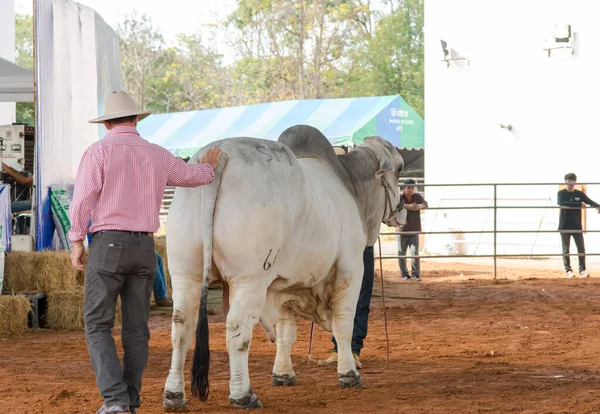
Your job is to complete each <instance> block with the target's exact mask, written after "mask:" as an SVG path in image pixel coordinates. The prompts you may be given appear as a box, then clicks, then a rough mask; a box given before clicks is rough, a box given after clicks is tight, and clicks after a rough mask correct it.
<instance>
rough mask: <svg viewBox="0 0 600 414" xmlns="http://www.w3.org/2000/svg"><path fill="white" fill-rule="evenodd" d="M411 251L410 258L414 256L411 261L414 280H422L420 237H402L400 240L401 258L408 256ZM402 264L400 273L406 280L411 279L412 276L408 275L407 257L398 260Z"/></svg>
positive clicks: (399, 250) (413, 235) (416, 235)
mask: <svg viewBox="0 0 600 414" xmlns="http://www.w3.org/2000/svg"><path fill="white" fill-rule="evenodd" d="M407 251H409V256H412V257H411V259H410V261H411V268H412V269H411V270H412V277H413V279H417V280H418V279H420V278H421V259H419V235H418V234H412V235H410V236H402V235H401V236H400V240H399V242H398V252H399V253H400V256H406V252H407ZM398 261H399V264H400V273H402V277H403V278H404V279H409V278H410V275H409V273H408V269H407V267H406V257H401V258H400V259H398Z"/></svg>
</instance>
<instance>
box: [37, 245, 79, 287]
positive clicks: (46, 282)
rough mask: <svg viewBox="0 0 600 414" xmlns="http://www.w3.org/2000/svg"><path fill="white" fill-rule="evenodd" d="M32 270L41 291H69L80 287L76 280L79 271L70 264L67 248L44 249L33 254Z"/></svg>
mask: <svg viewBox="0 0 600 414" xmlns="http://www.w3.org/2000/svg"><path fill="white" fill-rule="evenodd" d="M33 270H34V272H35V277H36V279H37V280H39V281H40V285H41V288H42V291H43V292H46V294H48V293H54V292H64V291H67V292H70V291H76V290H79V289H80V288H81V285H80V284H79V282H78V276H77V274H78V273H79V272H78V270H77V269H75V268H74V267H73V265H72V264H71V254H70V252H69V251H68V250H63V251H52V250H44V251H41V252H38V253H37V255H36V256H35V260H34V266H33Z"/></svg>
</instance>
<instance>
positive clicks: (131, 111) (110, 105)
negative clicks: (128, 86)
mask: <svg viewBox="0 0 600 414" xmlns="http://www.w3.org/2000/svg"><path fill="white" fill-rule="evenodd" d="M151 113H152V112H146V111H138V109H137V107H136V106H135V101H134V100H133V98H132V97H131V96H129V95H128V94H127V93H126V92H124V91H118V92H113V93H111V94H109V95H108V96H107V97H106V101H105V104H104V115H102V116H101V117H99V118H96V119H92V120H91V121H88V122H90V123H92V124H99V123H102V122H104V121H109V120H111V119H116V118H123V117H126V116H134V115H137V117H138V121H141V120H142V119H144V118H146V117H147V116H148V115H150V114H151Z"/></svg>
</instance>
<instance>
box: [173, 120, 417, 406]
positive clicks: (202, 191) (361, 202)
mask: <svg viewBox="0 0 600 414" xmlns="http://www.w3.org/2000/svg"><path fill="white" fill-rule="evenodd" d="M212 146H218V147H219V148H221V149H222V150H223V152H224V153H225V154H226V155H227V157H226V158H225V157H223V158H222V160H221V163H220V164H219V166H218V167H217V171H216V176H215V180H214V181H213V182H212V183H211V184H209V185H207V186H204V187H200V188H193V189H187V188H178V189H177V190H176V193H175V197H174V199H173V203H172V205H171V208H170V211H169V216H168V222H167V228H168V233H167V254H168V259H169V260H168V263H169V271H170V273H171V281H172V286H173V300H174V311H173V324H172V345H173V354H172V361H171V369H170V371H169V376H168V378H167V381H166V385H165V393H164V401H163V405H164V408H165V410H167V411H180V410H182V409H184V408H185V392H184V385H185V381H184V375H183V372H184V364H185V356H186V353H187V351H188V350H189V348H190V346H191V344H192V338H193V330H194V327H196V328H197V330H196V346H195V350H194V361H193V367H192V387H191V388H192V394H194V395H196V396H198V397H199V398H200V399H201V400H202V401H206V399H207V397H208V368H209V359H210V355H209V348H208V319H207V303H206V302H207V289H208V285H209V284H210V283H212V284H214V283H222V284H223V285H224V286H225V288H226V289H225V290H224V291H225V292H227V291H228V292H229V296H228V298H226V297H224V300H228V302H229V304H230V309H229V312H228V313H227V322H226V339H227V352H228V354H229V365H230V382H229V387H230V398H229V399H230V401H231V402H232V403H233V405H234V406H235V407H238V408H257V407H261V404H260V402H259V400H258V398H257V396H256V395H255V394H254V392H253V391H252V388H251V386H250V378H249V374H248V353H249V349H250V343H251V340H252V330H253V327H254V326H255V325H256V323H257V322H258V321H259V320H260V321H261V323H262V325H263V327H264V328H265V330H266V332H267V334H268V336H269V338H270V339H271V341H273V342H276V343H277V354H276V357H275V364H274V366H273V383H274V384H275V385H295V383H296V375H295V373H294V369H293V367H292V360H291V356H290V351H291V348H292V345H293V343H294V342H295V340H296V318H297V317H300V318H305V319H309V320H311V321H314V322H316V323H318V324H320V325H321V326H322V327H323V328H324V329H325V330H327V331H330V332H331V331H333V334H334V335H335V338H336V340H337V344H338V367H337V371H338V377H339V385H340V387H361V386H362V382H361V377H360V375H359V374H358V371H357V370H356V366H355V363H354V359H353V357H352V351H351V339H352V329H353V319H354V313H355V310H356V303H357V300H358V295H359V292H360V288H361V282H362V276H363V259H362V258H363V250H364V249H365V247H366V246H372V245H373V244H374V243H375V241H376V240H377V236H378V234H379V227H380V223H381V222H382V221H383V222H385V223H386V224H388V225H390V226H397V225H402V224H404V221H405V219H406V210H405V209H404V207H403V205H402V204H401V201H400V198H399V195H398V191H397V183H398V177H399V173H400V170H401V169H402V168H403V161H402V157H401V156H400V153H399V151H397V149H396V148H395V147H394V146H392V145H391V144H390V143H389V142H387V141H385V140H383V139H381V138H379V137H370V138H367V139H365V141H364V143H363V144H362V145H360V146H358V147H356V149H354V150H353V151H352V152H350V153H349V154H346V155H340V156H337V155H335V153H334V150H333V148H332V147H331V145H330V144H329V142H328V141H327V140H326V139H325V137H324V136H323V135H322V134H321V133H320V132H319V131H318V130H316V129H315V128H312V127H308V126H296V127H292V128H290V129H288V130H287V131H285V132H284V133H283V134H282V136H281V137H280V139H279V142H273V141H266V140H259V139H254V138H232V139H227V140H222V141H218V142H215V143H213V144H211V145H210V146H209V147H212ZM209 147H206V148H205V149H203V151H201V152H199V153H198V154H196V155H195V156H194V157H193V158H192V159H191V160H190V162H193V163H197V162H198V160H199V159H200V158H201V156H202V154H203V152H204V151H206V150H207V149H208V148H209ZM224 296H225V295H224ZM201 298H202V301H201V304H202V306H200V311H199V312H198V308H199V305H200V299H201ZM198 316H199V318H200V320H198Z"/></svg>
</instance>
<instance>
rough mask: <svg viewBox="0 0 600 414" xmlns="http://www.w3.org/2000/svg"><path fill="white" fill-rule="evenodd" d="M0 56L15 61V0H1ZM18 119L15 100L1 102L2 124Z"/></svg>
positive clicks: (0, 115) (0, 121)
mask: <svg viewBox="0 0 600 414" xmlns="http://www.w3.org/2000/svg"><path fill="white" fill-rule="evenodd" d="M0 57H2V58H4V59H6V60H10V61H11V62H14V61H15V1H14V0H0ZM15 121H16V106H15V104H14V103H13V102H0V125H8V124H11V123H13V122H15Z"/></svg>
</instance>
